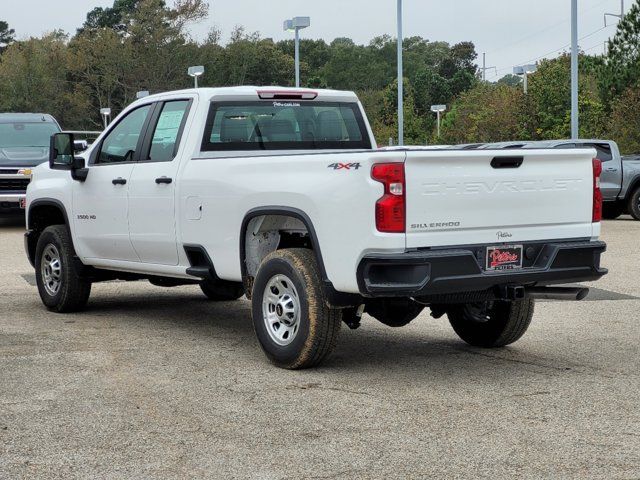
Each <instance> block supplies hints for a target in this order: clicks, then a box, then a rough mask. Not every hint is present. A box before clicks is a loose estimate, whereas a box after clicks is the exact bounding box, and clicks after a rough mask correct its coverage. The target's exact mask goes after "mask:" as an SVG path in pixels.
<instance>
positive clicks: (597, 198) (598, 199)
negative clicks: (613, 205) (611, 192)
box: [592, 158, 602, 223]
mask: <svg viewBox="0 0 640 480" xmlns="http://www.w3.org/2000/svg"><path fill="white" fill-rule="evenodd" d="M601 174H602V162H601V161H600V160H598V159H597V158H594V159H593V217H592V222H593V223H597V222H599V221H600V220H602V192H601V191H600V175H601Z"/></svg>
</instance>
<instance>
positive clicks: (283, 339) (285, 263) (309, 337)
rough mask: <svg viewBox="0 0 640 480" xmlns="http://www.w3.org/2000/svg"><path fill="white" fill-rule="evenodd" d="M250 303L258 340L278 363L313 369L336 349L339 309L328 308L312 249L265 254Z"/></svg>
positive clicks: (279, 365)
mask: <svg viewBox="0 0 640 480" xmlns="http://www.w3.org/2000/svg"><path fill="white" fill-rule="evenodd" d="M251 302H252V318H253V326H254V328H255V331H256V335H257V337H258V341H259V342H260V345H261V346H262V349H263V350H264V352H265V354H266V355H267V357H268V358H269V360H271V362H273V363H274V364H275V365H277V366H278V367H281V368H288V369H300V368H309V367H314V366H316V365H319V364H320V363H321V362H322V361H323V360H324V359H325V358H326V357H327V356H328V355H329V354H330V353H331V351H332V350H333V349H334V347H335V345H336V342H337V340H338V334H339V332H340V326H341V323H342V312H341V310H337V309H332V308H329V307H328V306H327V302H326V299H325V296H324V291H323V289H322V277H321V275H320V272H319V269H318V265H317V263H316V259H315V257H314V255H313V252H312V251H311V250H306V249H301V248H292V249H283V250H277V251H275V252H273V253H271V254H269V255H268V256H267V257H266V258H265V259H264V260H263V261H262V264H261V265H260V268H259V269H258V273H257V275H256V278H255V281H254V283H253V292H252V295H251Z"/></svg>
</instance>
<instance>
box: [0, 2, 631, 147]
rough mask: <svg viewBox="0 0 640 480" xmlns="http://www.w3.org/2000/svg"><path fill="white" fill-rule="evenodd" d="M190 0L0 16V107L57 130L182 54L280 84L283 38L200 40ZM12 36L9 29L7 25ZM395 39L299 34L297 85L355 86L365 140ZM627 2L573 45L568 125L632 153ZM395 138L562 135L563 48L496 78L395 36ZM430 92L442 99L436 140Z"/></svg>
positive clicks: (385, 94) (170, 68) (287, 50)
mask: <svg viewBox="0 0 640 480" xmlns="http://www.w3.org/2000/svg"><path fill="white" fill-rule="evenodd" d="M207 12H208V5H207V4H206V2H205V1H204V0H175V1H174V2H173V3H172V4H171V5H168V4H167V3H166V2H165V1H163V0H115V1H114V3H113V6H112V7H108V8H100V7H99V8H95V9H93V10H91V11H90V12H88V14H87V17H86V21H85V22H84V24H83V25H82V26H81V27H80V28H79V29H78V30H77V31H76V32H75V33H74V34H72V35H69V34H67V33H65V32H62V31H59V30H54V31H52V32H51V33H49V34H46V35H43V36H41V37H38V38H30V39H28V40H22V41H15V35H16V33H15V32H14V31H13V30H12V29H10V28H9V25H7V24H6V22H2V21H0V111H37V112H47V113H51V114H53V115H54V116H56V118H58V119H59V120H60V122H61V123H62V125H63V126H64V127H65V128H69V129H71V128H74V129H76V128H77V129H95V128H98V127H99V126H100V125H101V119H100V114H99V110H100V108H103V107H110V108H111V109H112V110H113V111H114V112H118V111H119V110H121V109H122V108H124V107H125V106H126V105H127V104H129V103H130V102H131V101H133V100H134V99H135V97H136V93H137V92H138V91H141V90H149V91H150V92H152V93H153V92H160V91H166V90H174V89H180V88H188V87H190V86H192V82H193V81H192V79H191V78H190V77H188V76H187V75H186V71H187V68H188V67H189V66H190V65H204V66H205V69H206V72H205V75H204V77H202V78H201V81H200V84H201V85H202V86H212V87H213V86H228V85H282V86H290V85H292V83H293V76H294V75H293V73H294V72H293V70H294V58H293V52H294V45H293V41H292V40H285V41H279V42H275V41H273V40H272V39H270V38H264V37H262V36H261V35H260V34H259V33H252V32H247V31H246V30H245V29H243V28H242V27H235V28H234V29H233V31H232V33H231V36H230V39H229V41H228V42H226V43H223V42H222V41H221V32H220V31H218V30H215V29H213V30H211V31H210V33H209V35H208V36H207V37H206V38H205V39H204V40H202V41H195V40H194V39H192V38H191V37H190V36H189V34H188V27H189V25H190V24H191V23H192V22H196V21H202V20H205V19H206V17H207ZM18 34H19V32H18ZM396 46H397V43H396V40H395V39H394V38H392V37H390V36H380V37H376V38H374V39H373V40H371V42H369V43H368V44H367V45H359V44H356V43H355V42H354V41H353V40H351V39H349V38H337V39H335V40H333V41H332V42H330V43H327V42H325V41H324V40H304V39H303V40H302V41H301V45H300V52H301V73H302V80H303V84H304V86H308V87H313V88H325V87H326V88H336V89H349V90H354V91H356V92H357V93H358V94H359V96H360V98H361V100H362V102H363V104H364V105H365V108H366V110H367V114H368V116H369V119H370V121H371V123H372V126H373V129H374V132H375V134H376V138H377V139H378V141H379V142H380V143H387V142H388V139H389V138H394V139H395V137H396V136H397V116H396V104H397V83H396ZM639 46H640V0H638V1H636V3H635V4H634V5H633V7H632V8H631V10H630V12H629V13H628V15H627V16H626V17H625V18H624V19H623V21H622V22H621V23H620V25H619V26H618V31H617V33H616V35H615V37H614V38H613V39H612V40H611V42H609V46H608V52H607V54H606V55H602V56H589V55H586V54H582V55H581V56H580V71H581V84H580V86H581V93H580V111H581V135H582V136H589V137H608V138H613V139H614V140H617V141H618V142H619V143H620V144H621V146H622V148H623V150H624V151H625V152H629V153H630V152H636V151H640V134H639V133H638V131H639V127H640V108H639V107H640V93H639V92H638V79H639V78H640V77H639V76H638V73H640V53H638V52H640V48H638V47H639ZM403 47H404V59H405V72H404V75H405V79H404V86H405V89H404V91H405V99H404V100H405V136H406V138H405V142H406V143H414V144H424V143H435V142H438V143H451V144H454V143H475V142H495V141H503V140H514V139H524V140H528V139H531V140H536V139H548V138H561V137H567V136H568V135H569V131H570V95H569V89H570V69H569V58H568V55H563V56H561V57H559V58H557V59H553V60H543V61H542V62H541V63H540V65H539V68H538V71H537V72H536V73H535V74H533V75H530V77H529V89H528V91H529V93H528V94H527V95H525V94H524V92H523V90H522V86H521V85H520V80H519V79H518V78H517V77H513V76H507V77H504V78H503V79H501V80H500V81H498V82H497V83H489V82H483V81H481V80H480V79H479V75H478V68H477V66H476V65H475V61H476V58H477V52H476V50H475V46H474V44H473V43H472V42H470V41H468V42H461V43H458V44H455V45H450V44H448V43H447V42H439V41H429V40H427V39H424V38H421V37H411V38H407V39H405V40H404V42H403ZM433 104H447V105H448V106H449V110H448V111H447V113H446V114H445V115H444V117H443V123H442V131H441V138H436V133H435V131H436V129H435V117H434V115H433V114H432V113H431V112H430V106H431V105H433Z"/></svg>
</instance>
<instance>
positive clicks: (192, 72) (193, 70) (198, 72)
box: [187, 65, 204, 88]
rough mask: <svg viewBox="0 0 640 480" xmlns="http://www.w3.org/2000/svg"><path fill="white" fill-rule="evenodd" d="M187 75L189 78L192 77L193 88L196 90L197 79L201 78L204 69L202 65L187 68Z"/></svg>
mask: <svg viewBox="0 0 640 480" xmlns="http://www.w3.org/2000/svg"><path fill="white" fill-rule="evenodd" d="M187 73H188V74H189V76H190V77H193V82H194V85H195V88H198V77H201V76H202V75H204V67H203V66H202V65H197V66H195V67H189V69H188V70H187Z"/></svg>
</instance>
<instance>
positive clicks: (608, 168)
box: [584, 142, 622, 201]
mask: <svg viewBox="0 0 640 480" xmlns="http://www.w3.org/2000/svg"><path fill="white" fill-rule="evenodd" d="M584 146H585V147H591V148H595V149H596V151H597V152H598V154H597V155H596V158H598V159H600V161H601V162H602V175H600V190H601V191H602V198H603V199H604V200H605V201H607V200H616V199H617V198H618V195H619V194H620V190H621V188H622V157H621V156H620V152H619V151H618V150H617V148H614V147H612V145H611V144H609V143H606V142H603V143H585V144H584Z"/></svg>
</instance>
